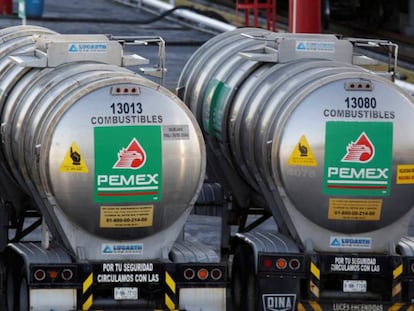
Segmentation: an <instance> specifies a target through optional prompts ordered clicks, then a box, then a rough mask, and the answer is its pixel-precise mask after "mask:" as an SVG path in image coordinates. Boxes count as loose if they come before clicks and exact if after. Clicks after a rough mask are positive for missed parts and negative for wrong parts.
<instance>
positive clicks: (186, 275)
mask: <svg viewBox="0 0 414 311" xmlns="http://www.w3.org/2000/svg"><path fill="white" fill-rule="evenodd" d="M194 277H195V271H194V270H193V269H191V268H187V269H185V270H184V278H185V279H187V280H192V279H193V278H194Z"/></svg>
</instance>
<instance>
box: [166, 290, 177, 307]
mask: <svg viewBox="0 0 414 311" xmlns="http://www.w3.org/2000/svg"><path fill="white" fill-rule="evenodd" d="M165 305H166V306H167V308H168V310H175V303H174V301H172V299H171V298H170V296H168V294H165Z"/></svg>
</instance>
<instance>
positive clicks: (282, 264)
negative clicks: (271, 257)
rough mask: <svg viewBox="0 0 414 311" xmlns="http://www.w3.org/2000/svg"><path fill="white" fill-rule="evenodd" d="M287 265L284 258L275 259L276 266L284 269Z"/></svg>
mask: <svg viewBox="0 0 414 311" xmlns="http://www.w3.org/2000/svg"><path fill="white" fill-rule="evenodd" d="M286 267H287V261H286V259H285V258H278V260H276V268H278V269H280V270H283V269H286Z"/></svg>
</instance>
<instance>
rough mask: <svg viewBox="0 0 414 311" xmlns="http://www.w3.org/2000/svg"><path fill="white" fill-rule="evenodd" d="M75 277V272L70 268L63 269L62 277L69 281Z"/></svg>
mask: <svg viewBox="0 0 414 311" xmlns="http://www.w3.org/2000/svg"><path fill="white" fill-rule="evenodd" d="M72 278H73V272H72V270H70V269H63V271H62V279H63V280H65V281H69V280H71V279H72Z"/></svg>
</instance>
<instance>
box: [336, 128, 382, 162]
mask: <svg viewBox="0 0 414 311" xmlns="http://www.w3.org/2000/svg"><path fill="white" fill-rule="evenodd" d="M346 151H347V152H346V154H345V156H344V157H343V158H342V162H353V163H368V162H369V161H371V160H372V159H373V158H374V155H375V147H374V145H373V144H372V142H371V140H370V139H369V138H368V136H367V134H365V132H362V133H361V135H359V137H358V139H357V140H356V141H355V142H353V141H351V143H349V144H348V146H347V147H346Z"/></svg>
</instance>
